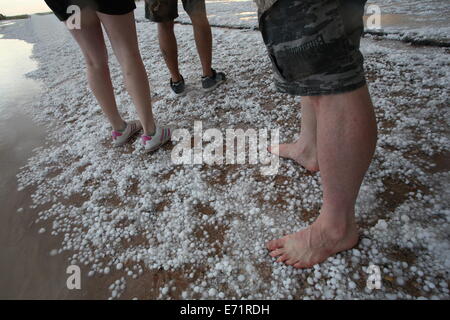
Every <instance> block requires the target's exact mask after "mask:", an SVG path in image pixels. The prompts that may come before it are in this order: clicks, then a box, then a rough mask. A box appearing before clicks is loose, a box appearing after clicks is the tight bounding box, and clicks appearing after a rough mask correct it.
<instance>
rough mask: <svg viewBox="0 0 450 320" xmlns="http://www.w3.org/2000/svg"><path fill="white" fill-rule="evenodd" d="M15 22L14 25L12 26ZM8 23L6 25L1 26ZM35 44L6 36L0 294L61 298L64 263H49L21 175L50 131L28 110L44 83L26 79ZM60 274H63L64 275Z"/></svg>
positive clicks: (1, 75) (1, 72)
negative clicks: (19, 181)
mask: <svg viewBox="0 0 450 320" xmlns="http://www.w3.org/2000/svg"><path fill="white" fill-rule="evenodd" d="M10 24H11V23H8V25H10ZM4 25H5V24H2V25H0V32H1V27H2V26H4ZM32 49H33V46H32V45H31V44H29V43H27V42H25V41H22V40H16V39H2V38H0V52H1V55H0V97H1V99H0V208H1V214H0V298H3V299H19V298H30V299H36V298H56V297H57V296H59V295H60V293H59V292H60V289H59V285H58V283H57V282H56V281H57V280H56V279H57V278H58V277H59V278H61V277H62V272H58V269H61V267H58V266H60V265H61V264H62V261H57V260H54V262H52V263H48V262H47V260H48V258H47V257H48V250H49V246H51V245H52V243H51V241H50V242H49V241H43V240H41V239H39V238H37V237H36V230H34V229H33V227H32V225H33V221H34V219H35V216H33V215H32V214H31V212H29V211H27V209H24V210H23V212H17V210H18V209H19V208H21V207H22V206H23V207H25V204H26V203H29V199H28V198H29V194H28V192H19V191H17V180H16V174H17V173H18V171H19V169H20V167H21V166H23V165H24V164H25V163H26V161H27V159H28V158H29V157H30V156H31V155H32V150H33V148H36V147H38V146H41V145H42V144H43V143H44V139H45V130H44V129H43V128H41V127H39V126H37V125H36V124H35V123H33V121H32V120H31V119H30V117H29V116H27V115H26V114H25V112H24V111H25V109H26V108H27V107H28V106H29V105H30V104H31V103H32V102H33V101H34V100H35V99H37V98H38V97H39V92H40V89H41V88H40V84H39V83H38V82H36V81H34V80H31V79H29V78H26V77H25V74H26V73H27V72H30V71H33V70H34V69H35V68H36V67H37V64H36V62H35V61H33V60H32V59H30V55H31V53H32ZM58 273H60V274H61V275H58Z"/></svg>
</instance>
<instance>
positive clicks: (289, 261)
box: [286, 258, 298, 266]
mask: <svg viewBox="0 0 450 320" xmlns="http://www.w3.org/2000/svg"><path fill="white" fill-rule="evenodd" d="M297 262H298V259H295V258H291V259H288V261H286V264H287V265H288V266H293V265H295V264H296V263H297Z"/></svg>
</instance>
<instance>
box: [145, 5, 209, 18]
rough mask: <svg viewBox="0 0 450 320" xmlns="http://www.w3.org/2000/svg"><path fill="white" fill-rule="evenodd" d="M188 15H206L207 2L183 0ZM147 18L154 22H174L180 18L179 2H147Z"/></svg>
mask: <svg viewBox="0 0 450 320" xmlns="http://www.w3.org/2000/svg"><path fill="white" fill-rule="evenodd" d="M181 2H182V3H183V8H184V10H185V11H186V12H187V14H188V15H192V14H196V13H206V8H205V0H181ZM145 17H146V18H147V19H150V20H151V21H153V22H167V21H172V20H174V19H175V18H177V17H178V0H145Z"/></svg>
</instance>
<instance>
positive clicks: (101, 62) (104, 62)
mask: <svg viewBox="0 0 450 320" xmlns="http://www.w3.org/2000/svg"><path fill="white" fill-rule="evenodd" d="M85 61H86V66H87V68H88V69H90V70H94V71H96V72H101V71H106V70H108V55H107V54H103V55H98V56H97V55H93V56H86V57H85Z"/></svg>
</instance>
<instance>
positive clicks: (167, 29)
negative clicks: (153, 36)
mask: <svg viewBox="0 0 450 320" xmlns="http://www.w3.org/2000/svg"><path fill="white" fill-rule="evenodd" d="M173 28H174V24H173V20H172V21H164V22H158V39H159V48H160V49H161V53H162V55H163V57H164V61H165V62H166V65H167V68H168V69H169V72H170V77H171V79H172V81H173V82H178V81H180V80H181V79H182V78H181V74H180V69H179V67H178V47H177V38H176V37H175V33H174V31H173Z"/></svg>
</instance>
